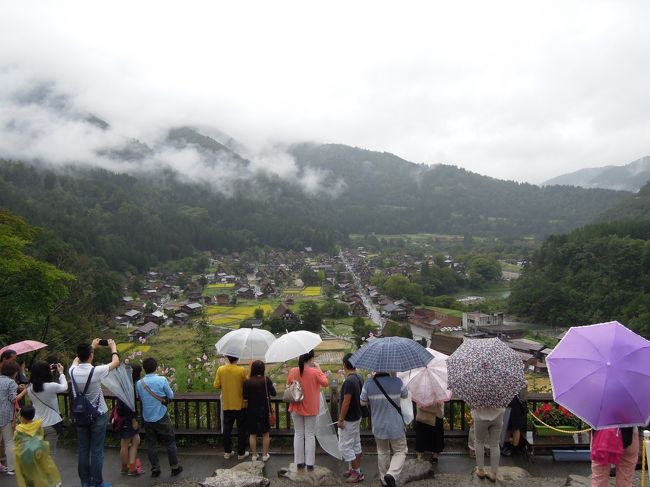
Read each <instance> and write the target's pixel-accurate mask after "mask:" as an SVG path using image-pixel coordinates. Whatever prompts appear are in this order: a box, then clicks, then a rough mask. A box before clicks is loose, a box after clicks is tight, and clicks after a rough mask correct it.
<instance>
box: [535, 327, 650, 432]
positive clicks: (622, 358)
mask: <svg viewBox="0 0 650 487" xmlns="http://www.w3.org/2000/svg"><path fill="white" fill-rule="evenodd" d="M546 363H547V365H548V373H549V375H550V377H551V385H552V387H553V399H555V401H556V402H557V403H558V404H561V405H562V406H564V407H565V408H567V409H568V410H569V411H571V412H572V413H573V414H575V415H576V416H578V417H579V418H580V419H582V420H583V421H584V422H586V423H587V424H589V425H590V426H591V427H592V428H594V429H603V428H614V427H625V426H641V425H646V424H648V422H650V370H649V369H650V342H649V341H648V340H646V339H645V338H643V337H641V336H639V335H637V334H636V333H634V332H633V331H631V330H629V329H627V328H626V327H625V326H623V325H621V324H620V323H619V322H618V321H611V322H609V323H600V324H597V325H589V326H581V327H574V328H571V329H570V330H569V331H568V332H567V334H566V335H565V336H564V338H562V340H561V341H560V343H559V344H558V345H557V347H555V350H553V352H551V354H549V356H548V358H547V359H546Z"/></svg>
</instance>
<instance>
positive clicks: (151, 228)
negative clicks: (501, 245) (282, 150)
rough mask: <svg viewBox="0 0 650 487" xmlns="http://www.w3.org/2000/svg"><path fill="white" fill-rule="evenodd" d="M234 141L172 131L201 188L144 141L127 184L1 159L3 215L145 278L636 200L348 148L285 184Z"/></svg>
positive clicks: (302, 164) (314, 157)
mask: <svg viewBox="0 0 650 487" xmlns="http://www.w3.org/2000/svg"><path fill="white" fill-rule="evenodd" d="M224 137H225V140H221V139H220V140H216V139H215V138H212V137H208V136H206V135H203V134H201V133H199V132H198V131H196V130H194V129H191V128H187V127H184V128H177V129H172V130H171V131H170V132H169V134H168V136H167V139H166V142H165V144H166V146H171V147H173V148H174V149H175V150H177V151H178V152H177V153H178V154H181V155H182V152H181V151H182V150H186V149H192V150H194V151H196V152H197V153H198V154H199V155H200V157H201V158H202V161H203V163H202V164H203V165H201V166H199V169H198V170H196V169H195V167H194V166H191V165H189V166H187V167H190V169H192V170H194V173H193V174H191V177H190V175H188V174H185V173H184V172H182V171H180V172H179V170H174V169H171V168H170V166H169V165H163V166H161V168H157V167H156V166H154V165H152V164H151V160H150V158H151V157H152V154H154V155H155V154H156V151H157V150H159V148H155V147H148V146H146V145H145V144H143V143H141V142H139V141H136V140H131V141H128V143H127V144H126V145H125V146H124V147H120V148H113V149H107V151H106V154H109V156H110V157H111V158H117V159H119V158H120V157H122V158H123V159H124V160H127V161H128V164H129V165H128V168H129V172H130V174H125V173H118V172H111V171H108V170H104V169H95V168H89V167H88V166H77V167H72V166H70V167H66V168H64V169H60V168H59V169H51V168H48V166H47V165H46V164H43V163H31V164H28V163H22V162H13V161H6V160H5V161H0V207H4V208H7V209H9V210H11V211H13V212H15V213H16V214H18V215H20V216H22V217H24V218H25V219H26V220H27V222H28V223H29V224H31V225H36V226H39V227H44V228H47V229H50V230H51V231H53V232H54V234H55V235H57V236H58V237H60V238H62V239H63V240H64V241H65V242H67V243H69V244H70V245H71V246H72V247H73V248H74V249H76V251H78V252H81V253H83V254H86V255H90V256H99V257H102V258H103V259H104V260H105V261H106V263H107V264H108V265H109V267H110V268H112V269H116V270H124V269H127V268H128V267H129V266H132V267H135V268H136V269H139V270H143V269H147V268H148V267H150V266H151V265H154V264H156V263H158V262H162V261H166V260H170V259H177V258H180V257H183V256H187V255H190V254H192V253H193V252H195V251H197V250H216V251H239V250H243V249H246V248H248V247H250V246H254V245H270V246H277V247H285V248H302V247H303V246H311V247H313V248H315V249H317V250H327V249H330V248H332V247H333V246H334V245H336V244H340V243H345V242H346V241H347V235H348V234H349V233H371V232H377V233H393V234H394V233H407V232H409V233H412V232H439V233H455V234H464V235H467V234H471V235H493V236H499V237H503V238H517V237H523V236H544V235H549V234H553V233H560V232H566V231H570V230H572V229H573V228H576V227H578V226H580V225H584V224H586V223H588V222H590V221H593V220H594V219H595V218H596V217H597V215H599V214H601V213H602V212H603V211H605V210H606V209H608V208H610V207H612V206H614V205H615V204H618V203H620V202H621V201H622V200H623V199H625V198H626V197H627V196H629V193H625V192H616V191H609V190H598V189H592V190H587V189H580V188H568V187H557V186H551V187H544V188H540V187H537V186H533V185H530V184H520V183H515V182H510V181H500V180H497V179H493V178H489V177H485V176H480V175H478V174H475V173H471V172H469V171H465V170H463V169H459V168H457V167H454V166H446V165H438V166H433V167H430V166H426V165H418V164H414V163H411V162H408V161H405V160H403V159H400V158H399V157H397V156H394V155H392V154H388V153H378V152H372V151H367V150H362V149H358V148H352V147H349V146H344V145H317V144H300V145H296V146H293V147H290V148H289V152H290V153H291V154H292V156H293V157H294V158H295V165H296V172H295V174H293V175H292V176H286V175H285V176H282V177H280V176H278V175H275V174H273V173H272V172H268V171H264V170H260V169H259V167H258V168H257V169H256V168H255V167H253V166H254V165H253V164H251V161H250V160H248V159H247V158H246V157H244V156H242V155H240V154H239V153H238V152H237V150H239V149H240V144H238V143H237V142H236V141H233V140H232V139H228V138H227V136H224ZM127 156H128V157H127ZM224 161H225V162H224ZM139 163H141V164H142V167H139V166H138V164H139ZM125 164H126V163H125ZM120 167H121V166H120ZM134 167H135V168H136V169H133V168H134ZM226 176H228V177H227V178H226ZM310 178H311V179H310ZM197 181H205V182H197ZM305 181H307V183H309V181H311V186H309V184H307V183H305ZM314 181H315V183H314Z"/></svg>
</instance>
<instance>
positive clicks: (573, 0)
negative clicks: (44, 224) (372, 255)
mask: <svg viewBox="0 0 650 487" xmlns="http://www.w3.org/2000/svg"><path fill="white" fill-rule="evenodd" d="M469 13H471V14H469ZM649 16H650V4H649V3H647V2H628V3H625V4H624V5H618V4H617V5H614V4H612V3H611V2H608V1H600V0H595V1H585V0H569V1H566V2H561V3H551V4H536V3H530V2H517V1H514V0H506V1H504V2H499V3H496V4H495V3H485V2H479V1H469V2H463V3H462V4H457V3H454V2H425V1H415V2H409V3H408V4H407V5H400V6H399V8H398V7H397V6H396V5H395V4H394V3H393V2H388V1H385V0H376V1H370V0H360V1H359V2H354V4H350V3H349V2H345V3H344V2H340V1H337V0H335V1H333V2H329V3H327V5H317V4H310V3H305V2H299V1H296V0H289V1H288V2H283V3H282V4H280V5H278V4H271V3H268V2H262V1H259V0H252V1H251V2H246V3H245V4H240V3H237V2H234V3H229V4H214V3H209V2H208V3H206V2H198V1H192V0H189V1H188V2H185V3H183V4H182V5H181V4H179V3H178V2H169V1H165V0H161V1H156V2H153V1H150V0H143V1H141V2H136V3H133V2H125V1H123V0H116V1H114V2H110V3H105V4H92V5H91V4H90V3H88V2H83V1H78V0H62V1H60V2H56V3H55V4H54V3H47V2H40V1H36V0H24V1H21V2H8V3H7V4H6V5H3V12H2V15H1V16H0V77H1V80H0V103H1V104H2V106H1V107H0V108H2V110H3V111H6V109H7V108H9V109H10V113H4V114H3V115H2V120H1V122H2V124H0V140H2V151H3V152H2V154H0V155H1V156H3V157H9V156H11V157H14V156H15V155H16V154H18V153H20V152H22V151H24V154H18V155H21V156H24V157H26V158H30V157H43V156H48V158H49V159H51V160H53V161H57V162H62V161H63V160H65V159H68V158H69V156H71V157H72V158H73V159H75V160H78V161H82V160H85V161H94V162H97V165H100V166H102V167H105V166H108V165H111V164H112V165H113V166H114V165H115V164H116V162H115V161H111V160H106V159H107V158H106V157H105V153H104V152H102V151H101V147H102V146H106V147H108V148H111V149H112V148H114V147H115V146H116V145H118V146H119V145H120V143H123V141H124V140H129V139H136V140H138V141H140V142H142V143H143V144H146V145H147V146H148V147H150V148H151V149H152V150H153V153H154V154H156V158H155V160H147V161H145V162H144V164H145V165H146V166H151V167H152V168H154V169H155V168H156V164H158V163H160V164H161V166H162V167H166V166H167V165H169V164H171V163H172V162H171V161H172V160H173V161H174V162H173V163H174V164H178V165H179V166H183V168H184V171H185V172H186V173H187V174H188V177H190V178H194V177H196V174H197V173H201V172H202V170H203V167H204V164H203V162H202V161H201V157H200V156H199V155H197V154H196V152H195V151H192V150H188V151H185V150H182V151H179V150H172V149H169V148H168V147H166V145H167V144H166V143H165V141H166V137H167V133H168V131H169V129H170V128H173V127H197V128H199V129H200V130H201V132H202V133H208V132H210V129H211V128H216V129H219V130H222V131H224V132H226V133H227V134H229V135H230V137H232V138H234V139H236V140H239V141H240V142H241V143H242V144H243V146H245V147H247V148H249V151H250V154H241V152H240V151H235V152H237V153H239V154H240V155H242V157H245V158H246V159H248V160H249V161H250V167H251V170H252V171H255V170H258V169H259V170H263V171H268V172H270V173H273V174H280V175H283V177H287V178H296V179H298V180H300V181H302V183H303V185H304V187H305V189H307V190H308V189H309V188H317V189H319V188H321V185H319V184H318V181H319V180H322V175H319V174H300V171H299V169H297V168H296V166H295V164H294V163H293V162H292V160H291V157H287V154H286V151H284V150H282V149H280V150H278V146H280V147H281V146H282V145H291V144H295V143H300V142H303V141H305V140H307V141H316V142H319V143H341V144H345V145H349V146H359V147H364V148H367V149H370V150H375V151H388V152H391V153H394V154H399V155H400V156H401V157H404V158H405V159H407V160H411V161H415V162H418V163H424V164H428V165H435V164H452V165H457V166H460V167H464V168H466V169H468V170H470V171H473V172H478V173H480V174H487V175H490V176H492V177H498V178H501V179H512V180H517V181H528V182H541V181H544V180H546V179H548V178H549V177H552V176H553V175H557V174H561V173H563V172H570V171H574V170H577V169H579V168H581V167H590V166H592V165H593V161H631V160H633V159H635V158H637V157H639V155H643V154H648V153H650V146H649V143H648V140H647V134H648V133H650V97H648V93H647V86H648V85H650V63H647V62H646V60H647V59H648V58H650V30H649V29H647V26H646V19H647V18H648V17H649ZM42 85H44V86H48V87H50V89H51V90H53V93H54V96H53V97H49V98H48V97H46V99H45V101H46V102H47V103H49V104H51V108H52V109H54V110H55V112H56V113H57V116H52V114H51V113H43V112H42V111H41V110H40V106H39V105H38V104H37V105H36V106H35V105H34V104H33V103H25V102H24V100H23V103H22V104H20V103H19V102H20V100H16V99H15V96H16V94H17V93H28V94H29V93H31V91H30V90H31V89H33V88H34V87H38V86H42ZM61 94H62V95H63V96H64V97H65V99H63V100H60V99H58V96H59V95H61ZM8 99H9V100H10V103H9V106H7V100H8ZM16 103H18V107H19V110H18V112H17V111H16V108H17V107H16V106H14V104H16ZM60 112H63V113H64V115H65V116H62V117H61V116H60V115H61V113H60ZM17 115H20V116H17ZM91 115H94V116H95V117H97V118H98V119H100V120H104V121H106V122H108V123H109V124H110V126H109V127H107V128H105V129H103V130H101V128H100V127H95V128H89V126H87V125H86V124H85V123H81V122H80V120H84V119H87V118H88V117H89V116H91ZM8 117H9V118H8ZM35 118H36V119H39V122H42V123H32V122H33V121H34V119H35ZM25 120H27V121H25ZM29 120H32V122H30V121H29ZM7 123H9V125H7ZM47 123H49V124H50V125H51V126H52V128H53V129H54V130H49V131H48V133H47V134H41V135H43V137H39V140H36V139H35V138H34V136H35V135H38V134H39V128H38V127H39V126H40V125H43V124H47ZM10 129H13V130H10ZM97 129H100V130H97ZM23 130H24V131H26V132H27V133H28V135H31V137H27V138H25V139H22V140H21V137H22V136H23V134H21V131H23ZM210 133H211V132H210ZM215 140H219V141H221V143H223V142H225V140H224V139H222V138H220V137H215ZM224 145H227V144H224ZM98 147H99V148H100V150H99V151H98V150H97V148H98ZM64 156H65V157H64ZM120 164H122V163H120ZM127 165H128V164H127ZM223 170H224V174H225V178H226V180H230V178H233V177H239V175H237V174H232V172H233V166H231V165H230V164H229V162H224V164H223ZM212 184H214V185H217V184H219V182H218V181H213V182H212ZM221 189H222V190H227V185H226V186H224V187H222V188H221ZM319 190H320V189H319Z"/></svg>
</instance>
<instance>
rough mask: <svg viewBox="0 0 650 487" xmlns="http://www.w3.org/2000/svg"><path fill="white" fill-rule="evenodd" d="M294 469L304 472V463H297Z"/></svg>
mask: <svg viewBox="0 0 650 487" xmlns="http://www.w3.org/2000/svg"><path fill="white" fill-rule="evenodd" d="M296 468H297V469H298V470H304V469H305V464H304V463H299V464H297V465H296Z"/></svg>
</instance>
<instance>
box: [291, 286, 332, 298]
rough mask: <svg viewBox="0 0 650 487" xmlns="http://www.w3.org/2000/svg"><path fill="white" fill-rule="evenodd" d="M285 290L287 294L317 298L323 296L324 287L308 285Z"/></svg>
mask: <svg viewBox="0 0 650 487" xmlns="http://www.w3.org/2000/svg"><path fill="white" fill-rule="evenodd" d="M283 292H284V294H286V295H287V296H297V297H305V298H317V297H320V296H321V293H322V289H321V287H320V286H308V287H305V288H287V289H285V290H284V291H283Z"/></svg>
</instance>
